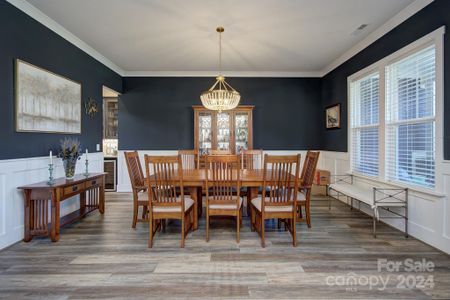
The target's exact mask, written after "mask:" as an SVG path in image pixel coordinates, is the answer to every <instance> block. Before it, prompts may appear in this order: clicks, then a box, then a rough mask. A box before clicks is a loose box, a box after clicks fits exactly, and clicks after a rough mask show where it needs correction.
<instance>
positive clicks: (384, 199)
mask: <svg viewBox="0 0 450 300" xmlns="http://www.w3.org/2000/svg"><path fill="white" fill-rule="evenodd" d="M331 179H332V180H331V181H332V182H333V183H331V184H329V185H328V187H327V193H328V196H331V197H333V198H336V197H334V196H333V193H335V194H334V195H336V196H337V199H338V200H339V197H340V196H345V197H347V200H348V199H350V200H351V201H350V206H351V209H353V201H354V200H356V201H358V203H359V204H361V203H364V204H366V205H368V206H369V207H370V208H371V209H372V210H373V236H374V237H376V224H377V221H379V220H380V213H379V209H380V208H381V209H383V210H386V211H388V212H389V213H391V214H393V215H395V216H391V217H390V218H403V219H404V222H405V237H408V189H407V188H385V187H376V186H364V185H359V184H354V180H353V175H352V174H347V175H331ZM394 207H399V208H402V209H403V210H404V214H400V213H398V212H396V211H394V210H392V209H391V208H394ZM329 209H331V198H330V201H329ZM383 218H389V217H383Z"/></svg>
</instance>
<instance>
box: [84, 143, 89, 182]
mask: <svg viewBox="0 0 450 300" xmlns="http://www.w3.org/2000/svg"><path fill="white" fill-rule="evenodd" d="M84 164H85V165H86V170H85V171H84V176H86V177H88V176H89V160H88V158H87V149H86V160H85V162H84Z"/></svg>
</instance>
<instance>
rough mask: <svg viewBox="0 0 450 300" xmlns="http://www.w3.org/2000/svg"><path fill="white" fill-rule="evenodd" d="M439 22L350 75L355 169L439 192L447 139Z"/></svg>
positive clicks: (350, 133)
mask: <svg viewBox="0 0 450 300" xmlns="http://www.w3.org/2000/svg"><path fill="white" fill-rule="evenodd" d="M444 32H445V28H444V27H441V28H439V29H437V30H435V31H434V32H432V33H430V34H428V35H427V36H424V37H423V38H421V39H419V40H418V41H416V42H414V43H412V44H410V45H408V46H406V47H405V48H403V49H401V50H399V51H397V52H395V53H394V54H392V55H389V56H388V57H386V58H384V59H382V60H380V61H379V62H377V63H375V64H373V65H371V66H369V67H368V68H366V69H364V70H361V71H360V72H358V73H356V74H354V75H352V76H350V77H349V79H348V81H349V105H350V107H349V112H350V115H349V122H350V123H349V149H350V162H351V171H352V172H353V173H355V174H360V175H364V176H367V177H372V178H374V179H376V180H380V181H383V182H392V183H395V184H400V185H404V186H405V185H406V186H410V187H414V188H417V189H423V188H425V189H434V190H438V191H440V189H441V188H442V186H441V185H442V184H441V183H439V181H437V180H436V174H441V173H440V172H441V166H440V165H439V164H437V163H436V161H438V162H439V161H440V159H442V148H443V145H442V138H443V128H442V123H443V115H442V109H443V108H442V98H443V72H442V68H443V34H444Z"/></svg>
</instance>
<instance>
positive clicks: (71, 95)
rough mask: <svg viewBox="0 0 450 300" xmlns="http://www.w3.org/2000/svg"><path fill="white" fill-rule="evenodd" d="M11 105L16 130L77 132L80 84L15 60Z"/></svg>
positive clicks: (78, 129)
mask: <svg viewBox="0 0 450 300" xmlns="http://www.w3.org/2000/svg"><path fill="white" fill-rule="evenodd" d="M15 106H16V107H15V108H16V110H15V113H16V130H17V131H19V132H47V133H68V134H79V133H81V84H79V83H78V82H75V81H73V80H70V79H67V78H65V77H62V76H60V75H57V74H54V73H52V72H50V71H47V70H44V69H42V68H39V67H36V66H34V65H32V64H30V63H27V62H24V61H22V60H19V59H16V61H15Z"/></svg>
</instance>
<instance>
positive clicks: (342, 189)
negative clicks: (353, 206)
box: [330, 183, 374, 206]
mask: <svg viewBox="0 0 450 300" xmlns="http://www.w3.org/2000/svg"><path fill="white" fill-rule="evenodd" d="M330 188H331V189H333V190H335V191H336V192H339V193H341V194H344V195H346V196H349V197H352V198H355V199H358V200H359V201H361V202H364V203H366V204H368V205H370V206H373V205H374V201H373V189H372V188H371V187H362V186H358V185H354V184H346V183H334V184H330Z"/></svg>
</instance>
